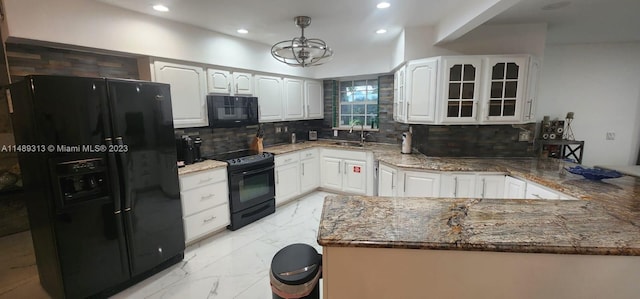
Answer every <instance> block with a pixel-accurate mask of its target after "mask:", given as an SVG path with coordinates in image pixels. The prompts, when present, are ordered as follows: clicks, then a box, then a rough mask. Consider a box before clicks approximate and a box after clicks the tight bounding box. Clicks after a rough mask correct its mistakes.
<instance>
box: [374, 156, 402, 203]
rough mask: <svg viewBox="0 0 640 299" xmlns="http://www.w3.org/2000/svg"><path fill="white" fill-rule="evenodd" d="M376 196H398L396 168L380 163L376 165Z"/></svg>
mask: <svg viewBox="0 0 640 299" xmlns="http://www.w3.org/2000/svg"><path fill="white" fill-rule="evenodd" d="M378 196H398V170H397V169H395V168H393V167H389V166H387V165H385V164H382V163H381V164H380V166H378Z"/></svg>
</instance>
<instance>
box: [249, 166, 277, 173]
mask: <svg viewBox="0 0 640 299" xmlns="http://www.w3.org/2000/svg"><path fill="white" fill-rule="evenodd" d="M271 169H275V166H273V165H272V166H269V167H265V168H260V169H258V170H251V171H244V172H242V175H253V174H256V173H261V172H264V171H267V170H271Z"/></svg>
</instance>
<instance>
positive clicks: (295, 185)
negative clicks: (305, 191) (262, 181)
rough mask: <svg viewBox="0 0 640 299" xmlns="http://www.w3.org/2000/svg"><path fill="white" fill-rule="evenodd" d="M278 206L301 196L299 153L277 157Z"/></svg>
mask: <svg viewBox="0 0 640 299" xmlns="http://www.w3.org/2000/svg"><path fill="white" fill-rule="evenodd" d="M274 160H275V166H276V170H275V175H276V206H278V205H281V204H283V203H285V202H287V201H289V200H291V199H293V198H295V197H296V196H298V195H300V165H299V161H300V159H299V158H298V153H290V154H284V155H276V156H275V159H274Z"/></svg>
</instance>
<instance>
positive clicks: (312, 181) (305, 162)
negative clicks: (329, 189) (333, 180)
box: [300, 148, 320, 193]
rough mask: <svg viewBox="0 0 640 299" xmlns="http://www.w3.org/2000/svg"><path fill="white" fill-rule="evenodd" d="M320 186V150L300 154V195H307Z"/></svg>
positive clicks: (313, 149)
mask: <svg viewBox="0 0 640 299" xmlns="http://www.w3.org/2000/svg"><path fill="white" fill-rule="evenodd" d="M318 186H320V160H319V158H318V149H316V148H312V149H308V150H304V151H302V152H300V193H307V192H309V191H312V190H315V189H316V188H318Z"/></svg>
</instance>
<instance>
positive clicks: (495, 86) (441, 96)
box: [393, 55, 540, 124]
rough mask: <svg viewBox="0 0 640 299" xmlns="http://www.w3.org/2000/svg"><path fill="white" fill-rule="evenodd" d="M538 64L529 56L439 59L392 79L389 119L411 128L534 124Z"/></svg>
mask: <svg viewBox="0 0 640 299" xmlns="http://www.w3.org/2000/svg"><path fill="white" fill-rule="evenodd" d="M539 71H540V61H539V60H537V59H536V58H534V57H532V56H530V55H509V56H501V55H467V56H442V57H433V58H427V59H420V60H412V61H409V62H408V63H407V64H406V65H405V66H403V67H401V68H400V69H398V70H397V71H396V73H395V75H394V83H395V85H394V107H393V118H394V120H395V121H397V122H402V123H409V124H505V123H507V124H516V123H527V122H533V121H535V115H534V112H535V111H534V108H535V100H536V97H537V91H538V90H537V86H538V76H539Z"/></svg>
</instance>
